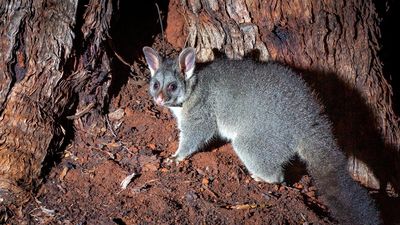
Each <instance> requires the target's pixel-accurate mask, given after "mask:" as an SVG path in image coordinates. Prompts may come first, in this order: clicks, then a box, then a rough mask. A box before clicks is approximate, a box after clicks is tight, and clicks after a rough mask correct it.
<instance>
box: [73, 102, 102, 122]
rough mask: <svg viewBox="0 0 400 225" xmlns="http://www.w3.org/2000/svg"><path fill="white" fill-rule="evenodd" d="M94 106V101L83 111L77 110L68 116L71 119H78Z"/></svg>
mask: <svg viewBox="0 0 400 225" xmlns="http://www.w3.org/2000/svg"><path fill="white" fill-rule="evenodd" d="M94 106H95V104H94V103H90V104H89V105H87V106H86V107H85V108H84V109H83V110H82V111H80V112H77V113H76V114H75V115H72V116H67V119H69V120H74V119H78V118H80V117H82V116H83V115H85V114H86V113H88V112H89V111H90V110H92V109H93V107H94Z"/></svg>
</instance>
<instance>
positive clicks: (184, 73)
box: [143, 47, 196, 107]
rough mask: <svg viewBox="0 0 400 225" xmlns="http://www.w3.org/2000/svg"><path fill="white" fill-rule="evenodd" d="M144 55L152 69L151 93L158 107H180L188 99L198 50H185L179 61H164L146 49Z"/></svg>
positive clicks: (148, 48)
mask: <svg viewBox="0 0 400 225" xmlns="http://www.w3.org/2000/svg"><path fill="white" fill-rule="evenodd" d="M143 53H144V56H145V58H146V62H147V66H148V67H149V69H150V73H151V80H150V87H149V92H150V95H151V96H152V97H153V99H154V101H155V102H156V103H157V104H158V105H162V106H168V107H174V106H180V105H182V103H183V102H184V101H185V99H186V97H187V96H186V95H187V91H186V89H187V88H188V87H187V86H188V85H187V83H188V80H190V78H191V77H192V76H193V71H194V67H195V59H196V49H194V48H185V49H183V50H182V52H181V53H180V54H179V57H178V59H175V60H174V59H162V58H161V57H160V55H159V54H158V52H157V51H155V50H154V49H152V48H150V47H144V48H143Z"/></svg>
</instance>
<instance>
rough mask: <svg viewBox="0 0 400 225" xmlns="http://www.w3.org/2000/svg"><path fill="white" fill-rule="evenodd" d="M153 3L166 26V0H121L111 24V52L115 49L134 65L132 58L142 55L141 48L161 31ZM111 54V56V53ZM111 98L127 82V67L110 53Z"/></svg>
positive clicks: (128, 71) (151, 41)
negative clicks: (111, 59) (117, 13)
mask: <svg viewBox="0 0 400 225" xmlns="http://www.w3.org/2000/svg"><path fill="white" fill-rule="evenodd" d="M155 3H157V4H158V6H159V7H160V11H161V12H160V13H161V17H162V19H163V21H162V23H163V26H164V29H165V27H166V19H167V15H166V14H167V12H168V1H161V0H149V1H120V5H119V16H118V17H117V18H116V19H115V20H113V21H112V24H111V38H112V39H111V40H110V42H111V43H110V47H111V51H112V52H111V55H113V54H114V53H113V52H114V51H115V52H116V53H117V54H118V55H120V56H121V57H122V58H123V59H124V61H126V62H127V63H129V64H130V65H133V62H134V60H135V59H138V58H142V56H143V53H142V48H143V47H144V46H151V45H152V43H153V41H154V38H155V36H156V35H158V34H160V33H161V27H160V22H159V16H158V12H157V8H156V5H155ZM111 55H110V56H111ZM113 58H114V59H113V61H112V65H111V66H112V71H113V76H112V82H111V86H110V88H109V95H110V98H112V97H115V96H117V95H118V93H119V92H120V90H121V88H122V86H123V85H124V84H126V83H127V81H128V78H129V73H130V72H131V71H130V68H129V67H128V66H127V65H125V64H123V63H122V62H121V61H120V60H119V59H118V58H116V57H113Z"/></svg>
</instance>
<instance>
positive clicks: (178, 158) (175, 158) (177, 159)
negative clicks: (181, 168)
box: [165, 151, 185, 165]
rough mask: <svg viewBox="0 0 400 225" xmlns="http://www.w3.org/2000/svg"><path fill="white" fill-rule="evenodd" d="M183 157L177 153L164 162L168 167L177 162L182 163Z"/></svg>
mask: <svg viewBox="0 0 400 225" xmlns="http://www.w3.org/2000/svg"><path fill="white" fill-rule="evenodd" d="M184 159H185V157H182V156H179V154H178V151H177V152H175V153H174V154H173V155H172V156H171V157H168V158H167V159H166V160H165V162H166V163H167V164H168V165H170V164H172V163H175V164H176V165H178V164H179V162H181V161H183V160H184Z"/></svg>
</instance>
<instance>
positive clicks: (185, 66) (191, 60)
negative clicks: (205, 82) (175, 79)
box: [178, 48, 196, 80]
mask: <svg viewBox="0 0 400 225" xmlns="http://www.w3.org/2000/svg"><path fill="white" fill-rule="evenodd" d="M178 63H179V69H180V71H181V72H182V73H184V74H185V79H186V80H187V79H189V78H190V77H192V75H193V71H194V66H195V64H196V49H195V48H185V49H183V50H182V52H181V53H180V54H179V60H178Z"/></svg>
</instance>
